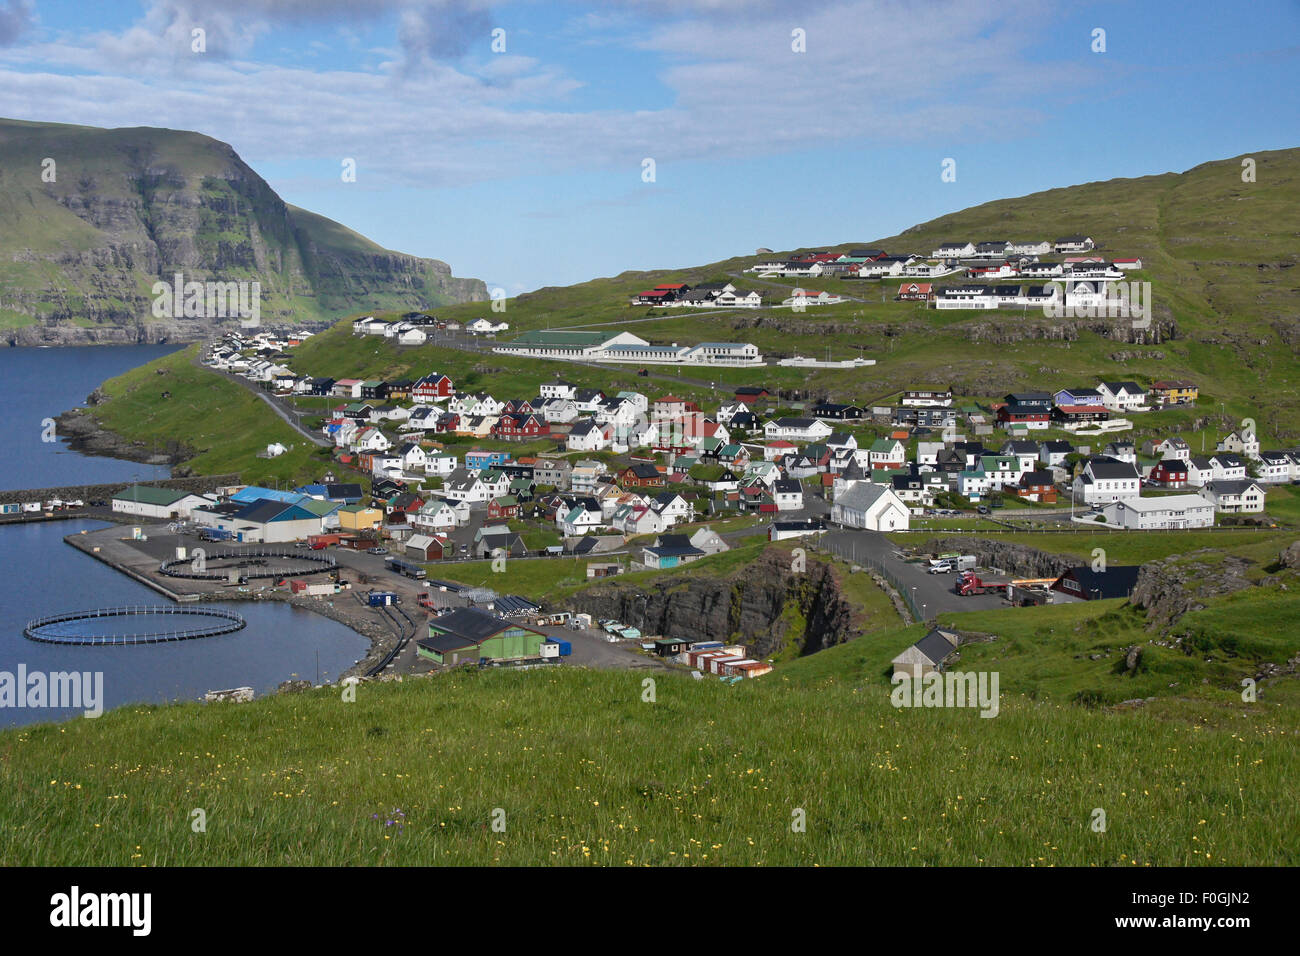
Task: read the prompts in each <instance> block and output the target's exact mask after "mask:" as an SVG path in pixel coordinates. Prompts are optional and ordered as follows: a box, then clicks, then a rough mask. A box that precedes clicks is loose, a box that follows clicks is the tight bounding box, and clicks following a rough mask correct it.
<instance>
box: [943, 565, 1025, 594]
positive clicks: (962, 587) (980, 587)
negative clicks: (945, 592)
mask: <svg viewBox="0 0 1300 956" xmlns="http://www.w3.org/2000/svg"><path fill="white" fill-rule="evenodd" d="M1009 583H1011V582H1009V581H992V580H990V581H986V580H984V579H983V578H981V577H980V576H979V575H978V574H976V573H975V572H974V571H963V572H962V573H961V577H960V578H958V579H957V586H956V587H955V588H954V589H953V590H955V591H956V592H957V593H958V594H960V595H961V596H962V597H969V596H970V595H972V594H994V593H996V592H998V591H1002V592H1004V593H1005V592H1006V588H1007V585H1008V584H1009Z"/></svg>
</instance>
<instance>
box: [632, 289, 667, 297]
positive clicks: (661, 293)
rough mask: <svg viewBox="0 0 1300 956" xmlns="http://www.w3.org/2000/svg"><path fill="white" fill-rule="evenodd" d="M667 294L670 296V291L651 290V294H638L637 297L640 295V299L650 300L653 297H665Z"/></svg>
mask: <svg viewBox="0 0 1300 956" xmlns="http://www.w3.org/2000/svg"><path fill="white" fill-rule="evenodd" d="M667 294H668V290H667V289H651V290H650V291H649V292H638V293H637V295H638V296H639V297H640V298H642V299H648V298H651V297H656V298H657V297H659V296H665V295H667Z"/></svg>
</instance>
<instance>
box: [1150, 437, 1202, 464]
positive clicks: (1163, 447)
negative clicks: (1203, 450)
mask: <svg viewBox="0 0 1300 956" xmlns="http://www.w3.org/2000/svg"><path fill="white" fill-rule="evenodd" d="M1151 451H1152V455H1153V456H1154V457H1157V458H1161V459H1165V458H1177V459H1178V460H1179V461H1191V458H1192V449H1191V447H1190V446H1189V445H1188V444H1187V442H1186V441H1184V440H1183V439H1182V438H1179V437H1178V436H1177V435H1174V436H1173V437H1171V438H1166V439H1165V440H1164V441H1161V442H1156V443H1155V444H1153V445H1151Z"/></svg>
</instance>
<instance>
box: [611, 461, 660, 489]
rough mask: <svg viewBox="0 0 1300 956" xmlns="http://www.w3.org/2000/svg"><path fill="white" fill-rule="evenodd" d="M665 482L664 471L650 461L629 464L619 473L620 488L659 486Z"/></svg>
mask: <svg viewBox="0 0 1300 956" xmlns="http://www.w3.org/2000/svg"><path fill="white" fill-rule="evenodd" d="M663 483H664V476H663V473H662V472H661V471H660V470H659V469H658V468H657V467H656V466H654V465H651V464H648V463H647V464H632V465H628V466H627V467H626V468H624V469H623V470H622V471H620V472H619V473H618V484H619V487H620V488H659V487H662V486H663Z"/></svg>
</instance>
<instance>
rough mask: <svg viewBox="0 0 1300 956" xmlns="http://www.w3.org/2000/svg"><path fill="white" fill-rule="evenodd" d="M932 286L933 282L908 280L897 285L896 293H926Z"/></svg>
mask: <svg viewBox="0 0 1300 956" xmlns="http://www.w3.org/2000/svg"><path fill="white" fill-rule="evenodd" d="M933 288H934V283H932V282H909V283H907V284H906V285H900V286H899V287H898V294H899V295H903V294H905V293H908V292H924V293H926V294H927V295H928V294H929V293H930V291H931V290H932V289H933Z"/></svg>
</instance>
